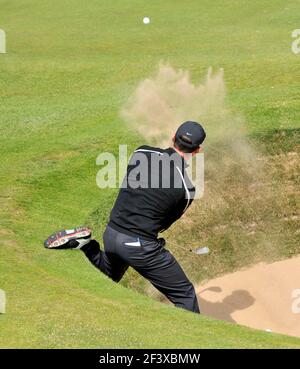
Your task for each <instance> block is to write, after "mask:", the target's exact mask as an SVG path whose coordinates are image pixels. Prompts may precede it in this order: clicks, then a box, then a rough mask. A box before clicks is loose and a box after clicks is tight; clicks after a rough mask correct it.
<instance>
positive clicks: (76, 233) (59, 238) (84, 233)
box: [44, 227, 92, 249]
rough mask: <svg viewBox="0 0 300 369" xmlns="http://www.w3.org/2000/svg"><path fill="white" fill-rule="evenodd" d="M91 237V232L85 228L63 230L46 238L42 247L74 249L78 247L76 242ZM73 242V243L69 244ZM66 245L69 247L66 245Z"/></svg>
mask: <svg viewBox="0 0 300 369" xmlns="http://www.w3.org/2000/svg"><path fill="white" fill-rule="evenodd" d="M91 235H92V230H91V229H90V228H87V227H76V228H73V229H64V230H62V231H59V232H56V233H53V234H52V235H51V236H50V237H48V238H47V239H46V241H45V242H44V247H45V248H46V249H71V248H74V249H75V248H76V247H77V246H78V245H79V243H78V242H77V241H76V240H80V239H89V238H90V237H91ZM73 240H74V242H70V241H73ZM68 243H69V245H67V244H68Z"/></svg>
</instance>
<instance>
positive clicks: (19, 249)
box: [0, 0, 300, 348]
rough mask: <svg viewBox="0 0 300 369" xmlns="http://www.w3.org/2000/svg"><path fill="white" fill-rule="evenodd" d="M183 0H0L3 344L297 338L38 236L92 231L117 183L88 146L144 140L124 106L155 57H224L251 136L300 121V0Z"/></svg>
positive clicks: (202, 61) (179, 344)
mask: <svg viewBox="0 0 300 369" xmlns="http://www.w3.org/2000/svg"><path fill="white" fill-rule="evenodd" d="M188 3H189V4H188V6H187V5H186V2H182V1H173V0H172V1H171V0H166V1H163V2H161V1H158V0H154V1H151V2H147V3H144V2H140V1H137V0H133V1H127V0H125V1H121V0H116V1H114V2H109V1H104V0H102V1H96V0H91V1H89V2H88V3H86V2H83V1H75V0H70V1H58V0H53V1H51V2H41V1H37V0H27V1H24V2H19V1H16V0H11V1H9V2H8V1H7V2H4V3H3V4H2V5H1V15H2V17H1V24H0V28H1V29H3V30H5V32H6V35H7V53H6V54H0V75H1V78H0V96H1V104H0V133H1V137H2V141H1V168H0V169H1V177H0V191H1V197H0V209H1V216H0V222H1V228H0V235H1V241H0V288H1V289H3V290H5V292H6V295H7V313H6V314H2V315H0V347H9V348H12V347H23V348H24V347H30V348H39V347H47V348H56V347H61V348H70V347H72V348H74V347H90V348H91V347H98V348H100V347H102V348H106V347H114V348H115V347H122V348H129V347H131V348H133V347H134V348H142V347H143V348H145V347H147V348H159V347H160V348H200V347H209V348H213V347H217V348H221V347H224V348H225V347H226V348H230V347H231V348H232V347H238V348H246V347H249V348H250V347H251V348H254V347H257V348H278V347H294V348H295V347H298V348H300V340H299V339H297V338H292V337H285V336H281V335H276V334H270V333H265V332H259V331H255V330H251V329H248V328H244V327H240V326H238V325H234V324H229V323H225V322H221V321H216V320H213V319H210V318H207V317H204V316H197V315H194V314H191V313H188V312H185V311H182V310H180V309H176V308H174V307H172V306H167V305H164V304H161V303H159V302H157V301H154V300H152V299H150V298H149V297H147V296H144V295H141V294H139V293H137V292H135V291H132V290H131V289H129V288H125V287H124V286H122V285H117V284H115V283H113V282H112V281H110V280H108V279H107V278H106V277H105V276H103V275H101V273H99V272H98V271H97V270H96V269H94V268H93V267H91V266H90V265H89V263H88V261H87V260H86V259H85V258H84V257H83V255H81V253H80V252H76V251H73V252H72V251H67V252H63V251H58V252H55V251H54V252H51V251H49V250H45V249H43V247H42V245H43V241H44V239H45V238H46V237H47V236H48V235H49V234H50V233H52V232H53V231H55V230H57V229H60V228H64V227H72V226H75V225H80V224H84V223H85V222H86V221H87V220H89V219H97V224H98V227H97V228H96V229H95V230H94V234H95V237H96V238H99V239H101V233H102V231H103V229H104V227H105V222H106V221H107V218H108V215H109V212H110V209H111V206H112V204H113V202H114V199H115V196H116V193H117V190H116V189H107V190H100V189H99V188H98V187H97V186H96V174H97V170H98V169H99V168H97V166H96V162H95V161H96V157H97V155H98V154H99V153H101V152H104V151H109V152H112V153H115V154H117V153H118V145H119V144H128V145H129V150H133V148H134V147H136V146H138V145H140V144H142V143H143V139H142V138H141V137H140V136H138V135H137V133H136V132H134V131H133V130H130V129H128V127H127V126H126V125H125V124H124V122H123V121H122V120H121V119H120V117H119V111H120V109H121V107H122V106H123V104H124V102H125V101H126V100H127V98H128V96H129V95H130V94H131V92H132V91H133V90H134V88H135V86H136V84H137V83H138V81H140V80H141V79H144V78H147V77H148V76H149V75H151V74H152V73H153V72H154V71H155V69H156V68H157V65H158V64H159V62H160V61H161V60H165V61H167V62H170V63H171V64H172V65H173V66H174V67H175V68H183V69H187V70H190V72H191V75H192V78H195V79H199V78H200V77H202V76H203V75H204V74H205V73H206V71H207V69H208V67H209V66H212V67H214V68H218V67H223V68H224V70H225V81H226V84H227V89H228V105H229V106H230V107H231V108H232V109H233V110H236V111H238V112H239V113H240V114H242V115H243V116H244V117H245V119H246V122H247V129H248V132H249V134H251V135H254V136H255V135H256V136H257V135H261V136H262V137H268V135H270V137H273V133H272V132H273V131H274V130H279V131H282V130H286V131H288V132H290V131H291V130H297V129H298V130H299V128H300V127H299V121H300V109H299V87H300V82H299V79H296V77H295V76H296V75H297V73H298V71H299V60H300V59H299V58H300V56H295V55H293V54H292V53H291V51H290V43H291V37H290V35H291V32H292V30H293V29H295V28H299V17H298V12H297V9H298V8H297V6H298V4H296V3H294V2H293V1H277V0H276V1H272V2H269V1H252V2H251V3H250V2H247V1H241V2H237V1H228V2H227V3H226V6H224V2H222V1H216V2H214V3H213V4H212V3H211V2H210V1H201V2H199V1H196V0H191V1H188ZM144 16H149V17H150V18H151V24H149V25H147V26H145V25H144V24H143V23H142V19H143V17H144ZM267 141H269V140H268V139H267ZM294 252H295V251H294ZM287 254H288V253H287Z"/></svg>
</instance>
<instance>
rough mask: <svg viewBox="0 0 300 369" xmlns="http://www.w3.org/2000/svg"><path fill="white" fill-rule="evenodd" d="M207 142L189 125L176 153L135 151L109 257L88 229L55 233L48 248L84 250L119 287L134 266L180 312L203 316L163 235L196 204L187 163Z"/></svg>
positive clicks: (108, 238) (115, 214) (108, 240)
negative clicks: (167, 247) (126, 273)
mask: <svg viewBox="0 0 300 369" xmlns="http://www.w3.org/2000/svg"><path fill="white" fill-rule="evenodd" d="M205 137H206V134H205V131H204V129H203V127H202V126H201V125H200V124H199V123H196V122H191V121H187V122H184V123H183V124H181V126H180V127H179V128H178V130H177V132H176V134H175V136H174V137H173V143H174V146H173V147H172V148H171V147H170V148H168V149H165V150H164V149H160V148H156V147H150V146H141V147H139V148H138V149H136V150H135V151H134V153H133V155H132V157H131V159H130V161H129V164H128V167H127V172H126V175H125V178H124V181H123V183H122V186H121V188H120V191H119V195H118V197H117V199H116V202H115V204H114V207H113V209H112V211H111V214H110V219H109V223H108V225H107V226H106V229H105V232H104V234H103V242H104V250H105V251H102V250H100V247H99V243H98V242H97V241H96V240H94V239H92V238H91V230H90V229H89V228H86V227H78V228H75V229H72V230H64V231H60V232H58V233H55V234H53V235H52V236H50V237H49V238H48V239H47V240H46V241H45V243H44V245H45V247H46V248H48V249H81V250H82V251H83V252H84V254H85V255H86V256H87V258H88V259H89V260H90V261H91V263H92V264H93V265H94V266H95V267H96V268H98V269H99V270H101V271H102V272H103V273H104V274H106V275H107V276H108V277H110V278H111V279H112V280H114V281H115V282H119V281H120V280H121V278H122V277H123V275H124V273H125V272H126V270H127V269H128V267H129V266H131V267H132V268H134V269H135V270H136V271H137V272H139V273H140V274H141V275H142V276H143V277H145V278H147V279H148V280H149V281H150V282H151V283H152V284H153V286H154V287H156V288H157V289H158V290H159V291H160V292H161V293H163V294H164V295H165V296H166V297H167V298H168V299H169V300H170V301H171V302H172V303H174V304H175V306H177V307H181V308H184V309H186V310H189V311H192V312H195V313H200V311H199V306H198V302H197V297H196V293H195V289H194V287H193V285H192V283H191V282H190V281H189V279H188V278H187V276H186V275H185V273H184V271H183V270H182V268H181V267H180V265H179V264H178V262H177V261H176V259H175V258H174V256H173V255H172V254H171V253H170V252H169V251H168V250H166V249H165V248H164V245H165V240H164V239H163V238H158V233H160V232H162V231H164V230H166V229H167V228H169V227H170V226H171V224H173V223H174V222H175V221H176V220H177V219H179V218H180V217H181V215H182V214H183V213H184V212H185V211H186V210H187V208H188V207H189V206H190V205H191V203H192V201H193V198H194V194H195V188H194V187H193V185H192V183H191V182H190V180H189V178H188V176H187V173H186V168H187V163H186V159H187V158H189V157H190V156H191V155H195V154H197V153H198V152H199V151H200V145H201V144H202V142H203V141H204V139H205Z"/></svg>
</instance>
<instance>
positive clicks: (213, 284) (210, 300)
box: [196, 256, 300, 337]
mask: <svg viewBox="0 0 300 369" xmlns="http://www.w3.org/2000/svg"><path fill="white" fill-rule="evenodd" d="M196 290H197V293H198V297H199V303H200V308H201V312H202V314H204V315H209V316H212V317H215V318H217V319H222V320H227V321H229V322H235V323H238V324H242V325H245V326H248V327H252V328H257V329H262V330H269V329H270V330H272V332H277V333H284V334H288V335H292V336H299V337H300V257H299V256H298V257H295V258H292V259H288V260H283V261H279V262H275V263H272V264H265V263H261V264H258V265H255V266H254V267H251V268H250V269H246V270H242V271H239V272H236V273H232V274H228V275H225V276H223V277H220V278H216V279H213V280H210V281H209V282H208V283H206V284H201V285H199V286H198V287H197V288H196ZM297 290H298V291H297ZM293 291H294V292H293Z"/></svg>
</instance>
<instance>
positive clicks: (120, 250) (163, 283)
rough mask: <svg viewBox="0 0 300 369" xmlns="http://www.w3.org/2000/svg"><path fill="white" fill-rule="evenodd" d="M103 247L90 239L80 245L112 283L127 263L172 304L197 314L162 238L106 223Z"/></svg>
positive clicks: (189, 289) (193, 297)
mask: <svg viewBox="0 0 300 369" xmlns="http://www.w3.org/2000/svg"><path fill="white" fill-rule="evenodd" d="M103 241H104V249H105V251H102V250H100V247H99V243H98V242H97V241H95V240H92V241H91V242H90V243H89V244H88V245H85V246H84V247H83V248H82V251H83V252H84V253H85V255H86V256H87V258H88V259H89V260H90V261H91V263H92V264H93V265H94V266H95V267H96V268H98V269H100V270H101V271H102V272H103V273H104V274H106V275H107V276H108V277H110V278H111V279H112V280H114V281H115V282H119V281H120V280H121V278H122V277H123V275H124V273H125V272H126V270H127V269H128V267H129V266H131V267H132V268H134V269H135V270H136V271H137V272H138V273H140V274H141V275H142V276H143V277H145V278H147V279H148V280H149V281H150V282H151V283H152V284H153V286H154V287H156V288H157V289H158V290H159V291H160V292H161V293H163V294H164V295H165V296H166V297H167V298H168V299H169V300H170V301H171V302H172V303H173V304H175V306H177V307H181V308H184V309H186V310H189V311H192V312H194V313H200V311H199V306H198V301H197V297H196V293H195V289H194V287H193V285H192V283H191V282H190V281H189V280H188V278H187V276H186V275H185V273H184V271H183V270H182V268H181V267H180V265H179V264H178V262H177V261H176V259H175V258H174V256H173V255H172V254H171V253H170V252H169V251H168V250H166V249H165V248H164V245H165V241H164V239H162V238H160V239H158V240H156V241H145V240H141V239H140V238H138V237H132V236H128V235H125V234H123V233H120V232H118V231H116V230H114V229H112V228H111V227H109V226H107V227H106V230H105V232H104V234H103Z"/></svg>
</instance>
